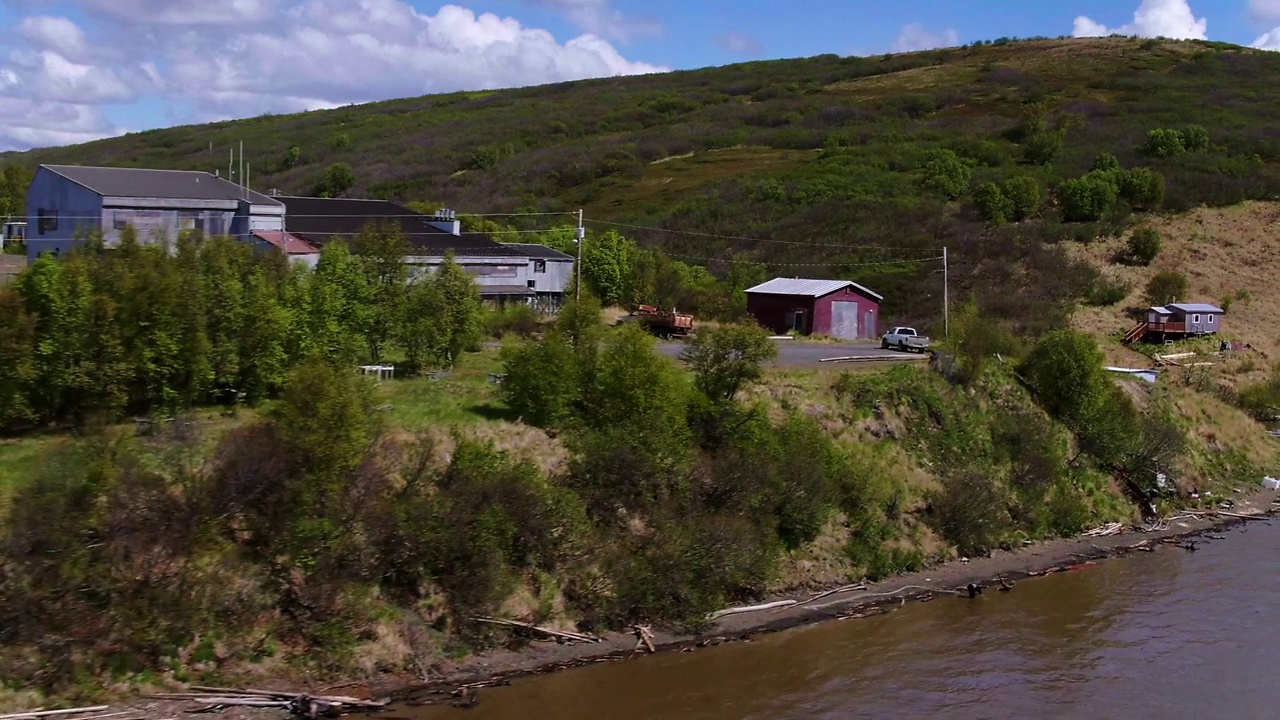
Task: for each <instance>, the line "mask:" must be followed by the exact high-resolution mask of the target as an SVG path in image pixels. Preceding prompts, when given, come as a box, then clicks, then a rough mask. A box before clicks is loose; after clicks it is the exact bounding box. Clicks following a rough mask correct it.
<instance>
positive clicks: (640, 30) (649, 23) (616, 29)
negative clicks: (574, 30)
mask: <svg viewBox="0 0 1280 720" xmlns="http://www.w3.org/2000/svg"><path fill="white" fill-rule="evenodd" d="M526 2H528V3H529V4H531V5H535V6H540V7H545V8H549V9H551V10H554V11H556V12H558V13H561V14H563V15H564V16H566V17H568V18H569V19H570V20H572V21H573V22H574V24H576V25H577V26H578V27H579V28H581V29H582V30H583V31H585V32H589V33H593V34H595V35H600V36H601V37H609V38H614V39H616V40H623V41H627V40H634V39H635V38H637V37H642V36H647V35H662V34H663V32H664V29H663V27H662V23H661V22H659V21H658V20H657V19H656V18H654V17H650V16H643V15H640V16H637V15H624V14H623V13H622V12H621V11H620V10H618V9H617V8H616V7H614V6H613V1H612V0H526Z"/></svg>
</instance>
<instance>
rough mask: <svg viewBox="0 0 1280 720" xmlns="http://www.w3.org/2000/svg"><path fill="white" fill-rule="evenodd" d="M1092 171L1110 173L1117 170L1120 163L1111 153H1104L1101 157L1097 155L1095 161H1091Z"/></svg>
mask: <svg viewBox="0 0 1280 720" xmlns="http://www.w3.org/2000/svg"><path fill="white" fill-rule="evenodd" d="M1092 169H1093V170H1100V171H1102V172H1111V171H1112V170H1119V169H1120V161H1119V160H1117V159H1116V156H1115V155H1112V154H1111V153H1108V152H1104V153H1102V154H1101V155H1099V156H1098V157H1097V159H1095V160H1094V161H1093V168H1092Z"/></svg>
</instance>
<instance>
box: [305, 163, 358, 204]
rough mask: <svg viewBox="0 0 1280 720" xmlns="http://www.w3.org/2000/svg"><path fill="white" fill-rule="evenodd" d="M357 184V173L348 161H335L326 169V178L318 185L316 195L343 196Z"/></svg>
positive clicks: (326, 196)
mask: <svg viewBox="0 0 1280 720" xmlns="http://www.w3.org/2000/svg"><path fill="white" fill-rule="evenodd" d="M355 184H356V173H355V171H354V170H352V169H351V166H350V165H348V164H347V163H344V162H340V163H334V164H332V165H330V166H329V167H328V169H326V170H325V171H324V178H323V179H321V181H320V184H319V185H317V186H316V189H315V193H316V195H318V196H320V197H324V198H336V197H342V194H343V193H345V192H346V191H348V190H350V189H351V186H352V185H355Z"/></svg>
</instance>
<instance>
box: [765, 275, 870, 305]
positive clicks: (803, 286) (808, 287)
mask: <svg viewBox="0 0 1280 720" xmlns="http://www.w3.org/2000/svg"><path fill="white" fill-rule="evenodd" d="M847 287H852V288H855V289H857V290H858V291H859V292H861V293H863V294H865V295H867V296H868V297H873V298H875V299H876V300H883V299H884V296H883V295H880V294H877V293H874V292H872V291H871V290H868V289H867V288H865V287H863V286H861V285H859V284H858V283H856V282H853V281H851V280H806V279H803V278H774V279H772V280H770V281H769V282H766V283H761V284H759V285H756V286H755V287H753V288H747V290H746V291H747V292H749V293H755V294H757V295H795V296H801V297H813V298H819V297H823V296H826V295H830V294H831V293H833V292H838V291H840V290H843V289H845V288H847Z"/></svg>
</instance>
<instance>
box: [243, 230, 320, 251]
mask: <svg viewBox="0 0 1280 720" xmlns="http://www.w3.org/2000/svg"><path fill="white" fill-rule="evenodd" d="M253 236H254V237H256V238H258V239H259V240H262V241H263V242H265V243H269V244H270V245H272V246H273V247H275V248H276V249H277V250H283V251H284V252H285V253H286V254H289V255H312V254H315V253H318V252H320V249H319V248H317V247H316V246H315V245H312V244H311V243H309V242H307V241H306V240H303V239H302V238H300V237H298V236H297V235H293V234H290V233H287V232H279V231H277V230H254V231H253Z"/></svg>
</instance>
